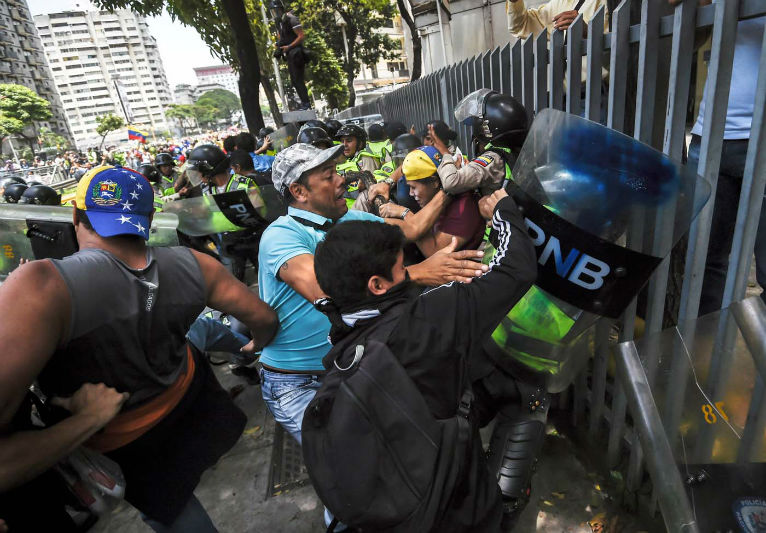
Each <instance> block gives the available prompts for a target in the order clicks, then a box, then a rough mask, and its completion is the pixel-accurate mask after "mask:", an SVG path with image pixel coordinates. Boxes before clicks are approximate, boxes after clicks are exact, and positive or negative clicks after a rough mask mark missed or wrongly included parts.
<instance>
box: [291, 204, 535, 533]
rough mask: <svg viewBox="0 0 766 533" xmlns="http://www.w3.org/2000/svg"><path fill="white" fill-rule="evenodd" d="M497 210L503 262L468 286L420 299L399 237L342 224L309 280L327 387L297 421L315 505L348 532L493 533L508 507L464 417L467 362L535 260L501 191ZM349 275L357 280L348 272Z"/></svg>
mask: <svg viewBox="0 0 766 533" xmlns="http://www.w3.org/2000/svg"><path fill="white" fill-rule="evenodd" d="M484 201H485V202H488V203H489V205H488V206H485V207H489V208H490V209H492V208H493V206H492V203H496V206H494V216H493V218H492V225H493V228H494V230H495V231H496V232H497V242H498V252H497V254H496V256H495V259H494V260H493V262H492V264H491V265H490V270H489V271H488V272H487V273H486V274H484V275H483V276H482V277H480V278H478V279H474V280H473V281H472V283H470V284H468V283H449V284H447V285H442V286H440V287H437V288H435V289H432V290H429V291H427V292H425V293H423V294H420V293H419V291H418V290H417V289H416V288H413V287H412V284H411V283H410V282H409V280H408V279H407V276H406V272H405V270H404V266H403V255H402V245H403V244H404V237H403V235H402V233H401V231H400V230H399V229H398V228H393V227H390V226H386V225H383V224H377V223H374V222H364V221H352V222H348V223H345V224H340V225H338V226H336V227H335V228H333V229H332V230H330V231H329V232H328V233H327V237H326V239H325V240H324V241H323V242H322V243H320V244H319V245H318V246H317V250H316V254H315V257H314V270H315V272H316V276H317V280H318V282H319V285H320V287H321V288H322V290H323V291H324V292H325V293H326V294H327V295H328V298H326V299H324V300H320V301H319V302H318V303H317V306H318V307H319V308H320V309H321V310H322V311H323V312H325V313H326V314H327V315H328V317H329V318H330V321H331V323H332V329H331V331H330V337H331V341H332V343H333V348H332V350H331V351H330V352H329V353H328V354H327V356H325V358H324V359H323V365H324V367H325V369H327V374H326V375H325V378H324V382H323V384H322V386H321V388H320V390H319V391H318V392H317V394H316V396H315V398H314V399H313V400H312V402H311V403H310V404H309V406H308V409H307V410H306V413H305V415H304V418H303V426H302V433H303V454H304V460H305V462H306V466H307V467H308V470H309V475H310V477H311V480H312V482H313V484H314V488H315V489H316V491H317V493H318V495H319V497H320V498H321V499H322V501H323V503H324V504H325V505H326V506H327V507H328V509H329V510H330V511H332V513H333V514H334V515H335V516H336V517H337V519H339V520H341V521H342V522H343V523H345V524H348V525H349V526H352V527H357V528H360V529H362V530H374V531H397V532H399V531H413V532H424V531H439V532H445V531H450V532H451V531H456V532H457V531H472V532H476V531H498V529H499V527H500V522H501V515H502V503H501V497H500V490H499V489H498V485H497V480H496V478H495V476H494V475H493V473H491V472H490V471H489V469H488V467H487V464H486V459H485V455H484V450H483V448H482V445H481V440H480V437H479V431H478V425H477V423H476V420H475V417H474V416H473V415H472V409H471V404H472V398H473V393H472V391H471V385H470V380H469V377H468V372H467V367H468V364H469V360H470V358H471V356H472V354H474V353H476V352H477V351H478V350H480V349H481V345H482V343H483V341H484V340H485V339H486V338H487V336H489V334H490V333H491V331H492V330H493V329H494V327H495V326H496V325H497V323H498V322H499V321H500V320H501V319H502V317H503V316H504V315H505V314H506V313H507V312H508V311H509V310H510V309H511V307H513V305H514V304H515V303H516V302H517V301H518V300H519V298H520V297H521V296H522V295H523V294H524V293H525V292H526V291H527V290H528V289H529V288H530V286H531V285H532V283H533V281H534V279H535V275H536V257H535V251H534V247H533V245H532V242H531V240H530V239H529V237H528V236H527V232H526V230H525V228H524V223H523V221H522V217H521V215H520V213H519V211H518V209H517V208H516V205H515V203H514V201H513V200H512V199H511V198H509V197H507V194H506V193H505V191H503V190H500V191H497V192H496V193H494V194H493V195H492V196H491V197H490V198H489V199H487V200H484ZM348 265H354V268H348Z"/></svg>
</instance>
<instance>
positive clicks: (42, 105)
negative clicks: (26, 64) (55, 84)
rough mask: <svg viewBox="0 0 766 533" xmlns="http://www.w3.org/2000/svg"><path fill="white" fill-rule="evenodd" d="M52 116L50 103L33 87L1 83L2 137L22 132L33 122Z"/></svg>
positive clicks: (0, 113) (0, 114)
mask: <svg viewBox="0 0 766 533" xmlns="http://www.w3.org/2000/svg"><path fill="white" fill-rule="evenodd" d="M52 116H53V113H51V105H50V103H48V101H47V100H45V99H44V98H40V97H39V96H38V95H37V93H36V92H34V91H33V90H32V89H29V88H28V87H24V86H23V85H16V84H13V83H0V137H7V136H8V135H13V134H18V133H21V132H22V131H23V130H24V128H26V127H27V126H29V125H31V124H32V123H33V122H35V121H38V120H48V119H49V118H51V117H52Z"/></svg>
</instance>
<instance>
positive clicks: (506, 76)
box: [500, 43, 511, 94]
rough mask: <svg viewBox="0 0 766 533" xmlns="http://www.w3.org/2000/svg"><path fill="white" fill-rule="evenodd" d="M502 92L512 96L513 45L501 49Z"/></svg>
mask: <svg viewBox="0 0 766 533" xmlns="http://www.w3.org/2000/svg"><path fill="white" fill-rule="evenodd" d="M500 92H502V93H503V94H511V43H508V44H506V45H505V46H503V48H501V49H500Z"/></svg>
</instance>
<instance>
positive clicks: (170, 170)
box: [154, 152, 178, 196]
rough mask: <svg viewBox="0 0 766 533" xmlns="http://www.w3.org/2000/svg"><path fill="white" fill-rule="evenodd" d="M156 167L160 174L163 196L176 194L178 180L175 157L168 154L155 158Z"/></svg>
mask: <svg viewBox="0 0 766 533" xmlns="http://www.w3.org/2000/svg"><path fill="white" fill-rule="evenodd" d="M154 166H155V167H156V168H157V170H158V171H159V173H160V185H159V187H160V189H161V190H162V195H163V196H169V195H171V194H175V192H176V190H175V184H176V180H177V179H178V175H177V172H176V162H175V159H173V156H172V155H170V154H168V153H167V152H162V153H159V154H157V157H155V158H154Z"/></svg>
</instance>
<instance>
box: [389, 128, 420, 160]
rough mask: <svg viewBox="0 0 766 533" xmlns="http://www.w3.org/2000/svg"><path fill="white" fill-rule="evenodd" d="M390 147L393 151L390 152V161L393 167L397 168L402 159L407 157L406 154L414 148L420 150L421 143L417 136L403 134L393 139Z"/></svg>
mask: <svg viewBox="0 0 766 533" xmlns="http://www.w3.org/2000/svg"><path fill="white" fill-rule="evenodd" d="M392 146H393V150H392V151H391V159H392V161H393V163H394V166H397V167H398V166H399V165H401V164H402V161H404V158H405V157H407V154H409V153H410V152H411V151H413V150H414V149H415V148H420V146H421V142H420V139H418V137H417V135H413V134H411V133H405V134H402V135H399V136H398V137H397V138H396V139H394V142H393V144H392Z"/></svg>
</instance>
